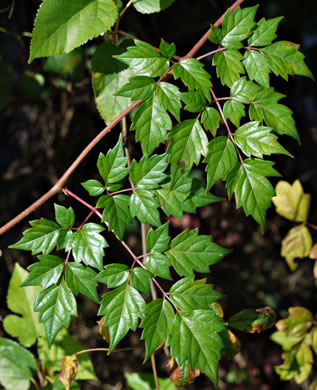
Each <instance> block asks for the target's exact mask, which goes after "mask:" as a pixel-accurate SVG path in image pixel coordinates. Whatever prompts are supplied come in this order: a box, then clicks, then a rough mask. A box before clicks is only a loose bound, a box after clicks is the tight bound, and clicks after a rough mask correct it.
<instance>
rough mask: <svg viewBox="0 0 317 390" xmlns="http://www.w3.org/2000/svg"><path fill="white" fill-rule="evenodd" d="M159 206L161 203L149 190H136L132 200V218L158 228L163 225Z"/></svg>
mask: <svg viewBox="0 0 317 390" xmlns="http://www.w3.org/2000/svg"><path fill="white" fill-rule="evenodd" d="M159 206H160V203H159V202H158V201H157V200H156V199H155V198H154V197H153V194H152V192H151V191H148V190H136V191H134V192H133V194H132V196H131V198H130V212H131V216H132V218H133V217H137V218H138V220H139V221H140V222H142V223H146V222H148V223H149V224H151V225H154V226H157V227H159V226H160V225H161V221H160V213H159V211H158V208H159Z"/></svg>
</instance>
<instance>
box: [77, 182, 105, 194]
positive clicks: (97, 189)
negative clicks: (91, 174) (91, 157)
mask: <svg viewBox="0 0 317 390" xmlns="http://www.w3.org/2000/svg"><path fill="white" fill-rule="evenodd" d="M81 185H82V186H83V187H84V188H85V190H87V191H88V193H89V195H90V196H99V195H101V194H102V193H103V192H104V191H105V186H104V185H103V184H102V183H100V181H98V180H94V179H90V180H87V181H85V182H83V183H81Z"/></svg>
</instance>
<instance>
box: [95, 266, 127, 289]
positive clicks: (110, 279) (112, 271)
mask: <svg viewBox="0 0 317 390" xmlns="http://www.w3.org/2000/svg"><path fill="white" fill-rule="evenodd" d="M129 271H130V268H129V267H128V266H127V265H125V264H119V263H114V264H107V265H106V266H105V270H104V271H102V272H100V273H99V274H98V275H97V276H96V280H97V281H98V282H101V283H104V284H106V285H107V287H108V288H114V287H118V286H120V285H121V284H123V283H124V282H125V281H126V280H127V279H128V276H129Z"/></svg>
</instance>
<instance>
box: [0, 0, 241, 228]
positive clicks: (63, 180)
mask: <svg viewBox="0 0 317 390" xmlns="http://www.w3.org/2000/svg"><path fill="white" fill-rule="evenodd" d="M243 1H244V0H237V1H235V2H234V4H232V6H231V7H230V9H231V11H233V10H234V9H236V8H237V7H238V6H239V5H240V4H242V3H243ZM223 18H224V14H223V15H222V16H221V17H220V18H219V19H218V20H217V21H216V22H215V24H214V25H215V26H216V27H219V26H220V25H221V23H222V21H223ZM209 34H210V29H209V30H208V31H207V32H206V33H205V34H204V35H203V36H202V37H201V38H200V40H199V41H198V42H197V43H196V44H195V46H194V47H193V48H192V49H191V50H190V51H189V52H188V53H187V54H186V56H185V57H183V58H182V59H183V60H184V59H186V58H191V57H194V55H195V54H196V53H197V52H198V50H199V49H200V48H201V47H202V46H203V44H204V43H205V42H206V41H207V39H208V37H209ZM141 103H142V100H141V99H139V100H137V101H135V102H134V103H133V104H131V106H129V107H128V108H127V109H126V110H124V111H123V112H122V113H121V114H120V115H119V116H118V117H117V118H116V119H115V120H114V121H113V122H111V123H110V124H109V125H108V126H106V127H105V128H104V129H103V130H102V131H101V132H100V133H99V134H98V135H97V136H96V137H95V138H94V139H93V140H92V141H91V142H90V143H89V144H88V145H87V146H86V148H85V149H84V150H83V151H82V152H81V153H80V155H79V156H78V157H77V158H76V160H75V161H74V162H73V163H72V165H71V166H70V167H69V168H68V169H67V170H66V172H65V173H64V174H63V176H62V177H61V178H60V179H59V180H58V181H57V182H56V184H55V185H54V186H53V187H52V188H51V189H50V190H49V191H48V192H46V193H45V194H44V195H43V196H42V197H41V198H39V199H38V200H36V201H35V202H34V203H32V204H31V206H29V207H28V208H26V209H25V210H23V211H22V212H21V213H20V214H18V215H17V216H16V217H14V218H13V219H11V220H10V221H9V222H8V223H6V224H5V225H3V226H2V227H1V228H0V235H2V234H4V233H5V232H7V231H8V230H9V229H11V228H12V227H13V226H15V225H16V224H18V223H19V222H21V221H22V220H23V219H24V218H26V217H27V216H28V215H30V214H31V213H32V212H33V211H35V210H37V209H38V208H39V207H40V206H42V204H44V203H45V202H46V201H48V200H49V199H51V198H52V197H53V196H54V195H56V194H57V193H59V192H61V191H62V188H63V187H64V186H65V184H66V182H67V180H68V179H69V177H70V176H71V175H72V173H73V172H74V171H75V170H76V168H77V167H78V166H79V164H80V163H81V162H82V161H83V160H84V159H85V157H86V156H87V154H88V153H89V152H90V151H91V150H92V149H93V148H94V147H95V146H96V145H97V144H98V142H99V141H100V140H101V139H102V138H104V136H105V135H106V134H108V133H109V132H110V131H111V130H112V129H113V128H114V127H115V126H116V125H117V124H118V123H119V122H120V121H121V120H122V118H125V117H126V116H127V115H128V114H129V113H130V112H131V111H132V110H133V109H134V108H136V107H137V106H139V105H140V104H141Z"/></svg>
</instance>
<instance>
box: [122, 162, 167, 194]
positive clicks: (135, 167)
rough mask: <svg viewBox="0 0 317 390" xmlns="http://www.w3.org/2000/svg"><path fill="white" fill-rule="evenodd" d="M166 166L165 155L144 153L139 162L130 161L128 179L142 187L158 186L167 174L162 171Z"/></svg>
mask: <svg viewBox="0 0 317 390" xmlns="http://www.w3.org/2000/svg"><path fill="white" fill-rule="evenodd" d="M167 166H168V162H167V155H166V154H161V155H156V154H155V155H153V156H151V157H149V156H147V155H144V156H143V157H142V158H141V160H140V161H139V162H137V161H136V160H133V161H132V164H131V166H130V179H131V181H132V183H133V184H134V185H135V186H136V187H138V188H142V189H147V190H153V189H154V188H158V187H159V183H161V182H162V181H163V180H165V178H166V177H167V175H166V174H165V173H164V171H165V169H166V168H167Z"/></svg>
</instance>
